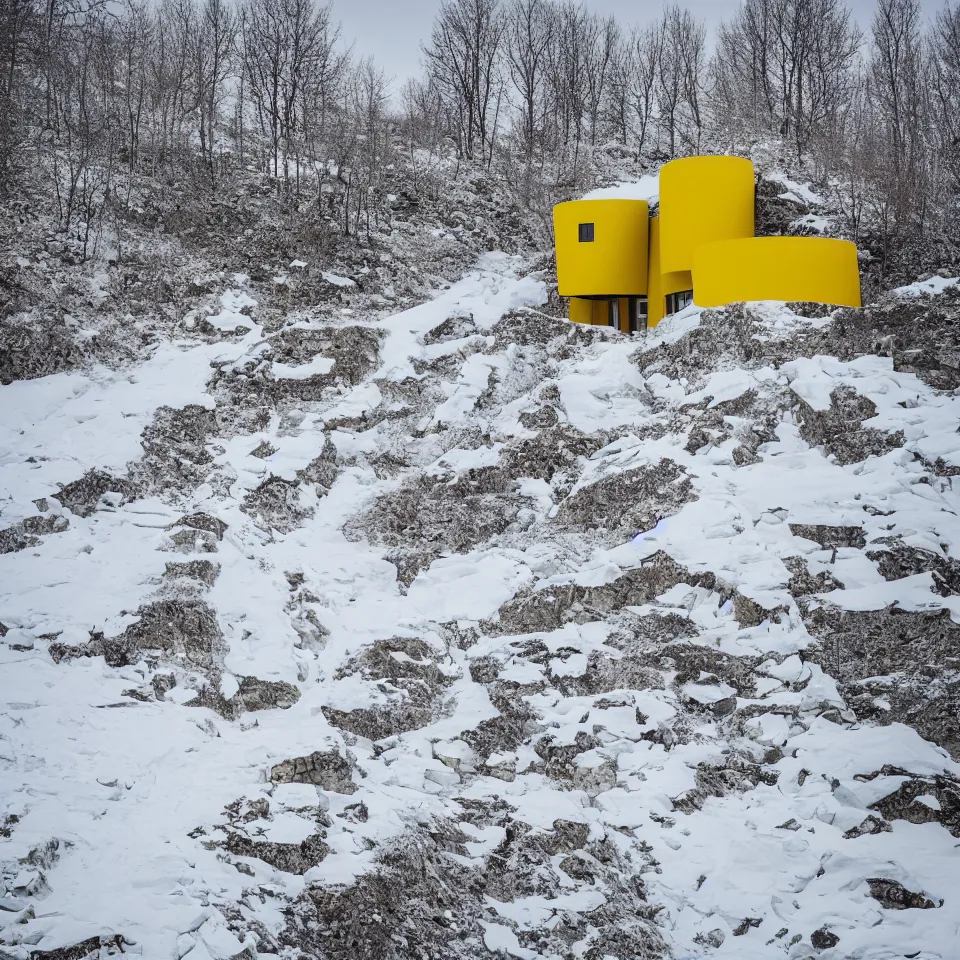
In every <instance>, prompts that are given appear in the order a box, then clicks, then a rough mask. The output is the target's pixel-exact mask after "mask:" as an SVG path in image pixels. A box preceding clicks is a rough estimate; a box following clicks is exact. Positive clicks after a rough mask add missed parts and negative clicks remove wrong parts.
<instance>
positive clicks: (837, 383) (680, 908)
mask: <svg viewBox="0 0 960 960" xmlns="http://www.w3.org/2000/svg"><path fill="white" fill-rule="evenodd" d="M635 189H637V190H642V189H644V188H643V185H642V184H641V185H638V186H637V187H636V188H635ZM299 266H300V267H303V266H305V264H304V263H302V262H301V263H300V265H299ZM534 266H536V265H533V266H532V265H531V264H530V263H528V262H525V261H524V260H523V259H521V258H520V257H510V256H506V255H504V254H496V253H491V254H487V255H485V256H483V257H481V259H480V261H479V263H478V264H477V266H476V268H475V269H472V270H470V271H469V272H468V273H467V275H466V276H465V277H464V278H463V279H462V280H459V281H458V282H455V283H453V284H452V285H450V286H449V287H448V288H446V289H444V290H440V291H438V292H436V294H435V296H433V298H432V299H429V300H427V301H426V302H423V303H421V304H420V305H417V306H413V307H412V308H410V309H406V310H403V311H401V312H396V310H397V308H396V307H391V306H390V305H389V304H388V303H386V302H385V301H384V300H383V298H379V301H377V300H374V299H368V300H367V301H365V308H361V307H357V306H356V305H354V307H351V308H345V309H343V310H342V311H340V312H337V311H334V310H329V309H327V310H324V311H314V310H311V309H310V308H306V309H304V308H297V309H291V310H290V311H289V312H288V313H287V314H286V315H285V316H283V315H281V316H280V317H279V319H278V318H277V316H276V314H275V311H274V312H272V313H271V314H270V316H269V317H265V316H264V312H263V308H262V304H261V303H260V300H259V294H258V292H257V290H256V289H255V288H254V287H251V286H250V283H249V277H245V276H244V275H242V274H241V275H238V276H237V277H235V278H234V280H233V282H232V283H231V284H230V285H228V286H226V287H225V288H224V289H223V291H222V292H220V293H219V294H218V295H217V296H218V301H217V302H213V303H211V304H208V308H207V310H206V312H203V311H200V312H198V313H197V314H196V316H191V317H188V321H189V322H188V323H187V324H186V326H185V327H183V328H180V330H179V332H174V333H170V332H169V331H166V332H163V334H162V335H160V334H156V335H153V336H151V337H145V338H144V341H143V343H142V344H141V345H140V347H139V348H138V349H139V354H138V358H137V359H136V360H135V361H134V362H132V363H130V364H127V365H124V366H122V367H121V368H120V369H116V368H108V367H106V366H102V365H97V364H88V365H87V366H86V367H84V368H82V369H72V370H69V371H66V372H58V373H53V374H51V375H48V376H41V377H39V378H37V379H29V380H25V379H20V380H15V381H14V382H11V383H9V384H8V385H6V386H0V622H2V625H0V635H2V639H0V701H2V703H3V706H2V708H0V780H2V790H0V865H2V880H3V884H4V887H5V892H3V891H0V893H2V897H0V928H2V931H0V956H2V957H3V958H4V960H28V958H30V957H34V956H39V955H43V956H45V957H50V958H53V960H81V958H84V957H87V956H89V955H96V952H97V951H99V953H100V956H108V955H111V954H114V953H119V952H120V951H121V950H122V951H123V952H124V953H130V954H134V955H137V956H142V957H144V958H154V957H157V958H159V957H163V958H177V960H179V958H182V957H189V958H191V960H207V958H212V960H228V958H232V957H236V956H237V955H239V954H241V953H243V954H245V955H247V956H249V957H251V958H255V957H256V956H257V955H258V954H259V955H270V954H278V953H279V954H283V955H285V956H290V957H296V956H300V955H302V956H305V957H315V958H318V960H319V958H323V960H326V958H331V960H334V958H335V960H348V958H349V960H368V958H369V960H390V958H397V960H400V958H421V957H422V958H428V957H429V958H437V960H447V958H456V957H460V958H471V960H473V958H484V957H497V956H500V957H516V958H520V960H533V958H543V960H548V958H584V960H609V958H617V960H630V958H650V957H660V956H671V957H676V958H689V957H700V956H711V957H713V956H716V957H737V958H740V960H751V958H769V957H780V956H783V957H790V958H806V957H813V956H816V957H823V958H841V957H858V958H873V960H879V958H889V957H899V956H909V957H920V958H924V960H933V958H940V960H946V958H949V957H955V956H956V955H957V954H956V950H957V947H956V943H957V934H958V921H957V917H958V916H960V901H958V897H960V859H958V857H957V850H956V845H957V843H958V842H960V840H958V838H960V722H958V715H957V702H958V691H960V674H958V665H960V659H958V658H960V626H958V625H957V624H958V622H960V561H958V559H957V554H958V553H960V519H958V510H960V490H958V489H955V487H954V484H953V477H954V476H956V475H957V474H958V473H960V435H958V433H957V423H958V420H960V398H958V396H957V395H956V394H957V390H958V388H960V372H958V364H957V342H956V337H957V333H956V331H957V317H958V314H960V287H958V286H957V284H956V282H954V281H950V282H948V281H945V280H943V279H942V278H933V280H932V281H928V282H926V283H924V284H917V285H915V286H914V287H911V288H907V289H903V290H900V291H896V292H894V293H893V294H891V295H890V296H888V297H887V298H886V299H885V300H883V301H882V302H881V303H880V304H879V305H878V306H876V307H874V308H870V309H868V310H866V311H863V312H862V313H861V312H856V313H854V312H849V311H848V312H840V311H838V312H837V313H836V314H835V315H833V316H810V317H806V316H802V315H800V314H799V313H795V312H793V311H792V310H790V309H788V308H787V307H784V306H782V305H775V304H754V305H748V306H747V307H746V308H731V309H729V310H725V311H707V312H703V313H701V312H699V311H696V310H694V309H688V310H687V311H685V312H684V313H682V314H679V315H677V316H675V317H673V318H670V319H668V320H667V321H665V322H664V323H663V324H662V325H661V326H660V327H659V328H658V329H657V330H656V331H655V332H651V333H650V334H649V335H647V336H646V337H645V338H636V337H635V338H629V337H625V336H622V335H620V334H617V333H614V332H613V331H608V330H606V329H600V328H584V327H575V326H573V325H571V324H569V323H567V322H566V321H563V320H559V319H557V318H556V317H554V316H549V315H547V314H546V313H541V312H539V311H538V308H539V307H541V306H543V305H544V304H545V303H546V301H547V293H548V285H549V282H550V277H549V276H548V275H547V273H546V272H544V271H538V270H537V269H534V268H533V267H534ZM293 269H297V267H296V266H295V267H294V268H293ZM324 279H325V281H326V282H327V283H328V285H333V286H335V287H336V286H338V285H340V286H347V287H349V286H350V285H351V284H352V283H353V281H350V280H347V279H344V280H342V281H341V279H340V278H339V276H338V275H336V274H329V275H328V276H325V277H324ZM358 302H359V301H358ZM361 306H362V305H361ZM794 306H797V309H798V310H800V311H801V313H802V306H801V305H794ZM78 336H80V337H81V338H82V332H81V334H78ZM91 336H92V334H91Z"/></svg>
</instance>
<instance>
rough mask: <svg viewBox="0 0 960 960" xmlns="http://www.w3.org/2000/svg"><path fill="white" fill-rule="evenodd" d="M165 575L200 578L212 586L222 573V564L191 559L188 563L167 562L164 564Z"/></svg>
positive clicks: (174, 577)
mask: <svg viewBox="0 0 960 960" xmlns="http://www.w3.org/2000/svg"><path fill="white" fill-rule="evenodd" d="M163 575H164V576H165V577H168V578H170V579H177V578H179V577H188V578H190V579H192V580H199V581H200V582H201V583H204V584H206V585H207V586H208V587H212V586H213V585H214V583H215V582H216V579H217V577H218V576H219V575H220V565H219V564H215V563H211V562H210V561H209V560H190V561H188V562H187V563H167V564H165V565H164V574H163Z"/></svg>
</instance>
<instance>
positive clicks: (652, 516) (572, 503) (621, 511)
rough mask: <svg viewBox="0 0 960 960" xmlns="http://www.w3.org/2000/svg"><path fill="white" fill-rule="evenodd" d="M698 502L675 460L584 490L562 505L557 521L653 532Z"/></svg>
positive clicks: (616, 476)
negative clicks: (686, 504)
mask: <svg viewBox="0 0 960 960" xmlns="http://www.w3.org/2000/svg"><path fill="white" fill-rule="evenodd" d="M694 499H695V494H694V491H693V485H692V484H691V482H690V478H689V477H688V476H687V475H686V471H685V470H684V469H683V467H680V466H678V465H677V464H676V463H674V462H673V461H672V460H661V461H660V462H659V463H658V464H657V465H656V466H649V467H637V468H635V469H633V470H625V471H623V472H622V473H615V474H612V475H610V476H607V477H604V478H603V479H601V480H598V481H597V482H595V483H592V484H590V485H589V486H586V487H582V488H581V489H580V490H578V491H577V492H576V493H574V494H573V495H572V496H570V497H568V498H567V499H566V500H564V501H563V503H562V504H561V505H560V510H559V512H558V514H557V518H556V522H557V523H560V524H563V525H565V526H569V527H573V528H581V529H584V528H585V529H588V530H596V529H601V530H610V531H622V532H623V533H627V532H628V531H629V532H630V533H633V532H636V531H638V530H651V529H652V528H653V527H655V526H656V525H657V523H658V522H659V521H660V520H663V519H664V518H665V517H670V516H673V515H674V514H675V513H678V512H679V510H680V508H681V507H682V506H683V505H684V504H685V503H688V502H690V501H691V500H694Z"/></svg>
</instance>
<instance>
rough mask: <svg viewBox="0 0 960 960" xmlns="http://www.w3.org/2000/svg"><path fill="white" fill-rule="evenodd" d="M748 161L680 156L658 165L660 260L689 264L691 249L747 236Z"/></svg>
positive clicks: (672, 268)
mask: <svg viewBox="0 0 960 960" xmlns="http://www.w3.org/2000/svg"><path fill="white" fill-rule="evenodd" d="M754 193H755V191H754V180H753V164H752V163H751V162H750V161H749V160H746V159H744V158H743V157H684V158H683V159H681V160H671V161H670V162H669V163H666V164H664V165H663V167H662V168H661V169H660V266H661V269H662V270H663V272H664V273H677V272H679V271H683V270H686V271H689V270H692V269H693V252H694V250H696V249H697V248H698V247H700V246H702V245H703V244H705V243H712V242H714V241H716V240H737V239H741V238H746V237H752V236H753V231H754Z"/></svg>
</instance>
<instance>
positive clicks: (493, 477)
mask: <svg viewBox="0 0 960 960" xmlns="http://www.w3.org/2000/svg"><path fill="white" fill-rule="evenodd" d="M510 485H511V481H510V479H509V478H508V477H507V476H506V475H505V474H504V473H503V472H502V471H501V470H499V469H498V468H496V467H486V468H480V469H477V470H467V471H464V472H463V474H461V475H460V476H458V477H457V478H456V479H455V480H454V481H453V482H451V483H447V482H444V481H443V480H442V479H437V478H433V477H423V476H421V477H419V478H418V479H417V480H415V481H413V482H411V483H408V484H405V485H404V486H402V487H400V488H399V489H398V490H396V491H395V492H393V493H389V494H385V495H384V496H382V497H379V498H378V499H377V500H376V501H375V503H374V505H373V507H372V508H371V509H370V510H368V511H367V512H366V513H365V514H363V515H361V516H360V517H359V518H355V519H353V520H351V521H349V522H348V523H347V525H346V526H345V527H344V530H345V532H346V533H348V535H350V536H351V537H353V538H355V539H356V538H359V537H365V538H367V539H369V540H371V541H372V542H373V543H378V544H385V545H387V546H393V547H397V546H409V547H416V548H417V549H419V550H421V551H423V550H426V549H436V550H438V551H440V550H449V551H451V552H453V553H465V552H466V551H468V550H470V549H471V548H473V547H475V546H476V545H477V544H480V543H484V542H485V541H487V540H489V539H490V538H491V537H494V536H496V535H497V534H499V533H503V532H504V530H506V529H507V528H508V527H509V526H510V525H511V524H512V523H513V522H514V520H516V518H517V514H518V513H519V512H520V510H521V508H522V507H524V506H529V505H531V503H532V501H530V500H529V499H528V498H526V497H521V496H520V495H518V494H515V493H511V492H509V491H510Z"/></svg>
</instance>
